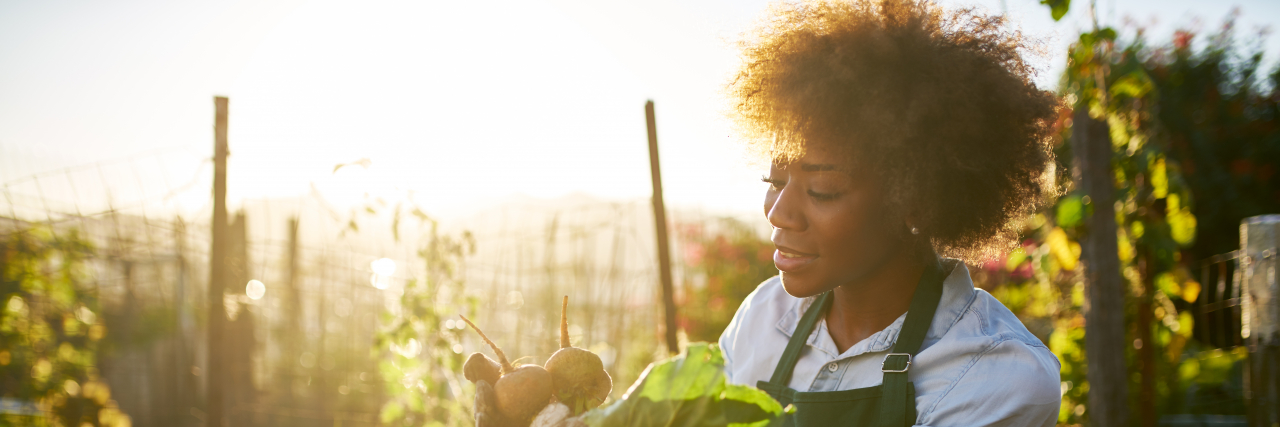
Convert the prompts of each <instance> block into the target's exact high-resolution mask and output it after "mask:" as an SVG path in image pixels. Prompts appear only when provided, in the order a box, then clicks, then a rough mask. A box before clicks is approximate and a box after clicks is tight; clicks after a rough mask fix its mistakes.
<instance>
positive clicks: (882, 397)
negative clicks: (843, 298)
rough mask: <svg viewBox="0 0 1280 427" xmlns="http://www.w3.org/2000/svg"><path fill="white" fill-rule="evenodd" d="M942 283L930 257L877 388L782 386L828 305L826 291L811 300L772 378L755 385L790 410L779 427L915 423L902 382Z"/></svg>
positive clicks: (907, 386)
mask: <svg viewBox="0 0 1280 427" xmlns="http://www.w3.org/2000/svg"><path fill="white" fill-rule="evenodd" d="M944 278H945V276H944V275H943V271H942V265H941V263H940V262H939V260H938V259H937V257H936V256H935V257H934V258H933V262H931V263H929V264H928V265H927V266H926V267H925V270H924V274H923V275H921V277H920V283H919V284H918V285H916V293H915V295H914V296H913V297H912V298H911V307H910V308H909V309H908V311H907V319H906V321H905V322H903V324H902V331H901V332H899V333H898V341H897V343H896V344H894V346H893V350H892V351H891V352H890V353H889V354H888V355H887V356H885V358H884V362H883V363H882V365H881V369H880V370H881V371H883V372H884V381H883V383H881V384H880V385H879V386H875V387H866V388H858V389H852V390H840V391H820V392H806V391H795V390H792V389H791V388H788V387H787V384H788V383H789V382H790V380H791V371H792V370H793V369H794V368H795V366H796V360H798V359H799V358H800V350H801V349H803V348H804V345H805V342H806V341H807V340H808V339H809V334H810V333H812V332H813V326H814V325H815V324H816V323H817V322H818V318H819V317H820V316H822V315H823V314H824V313H826V312H827V308H828V307H830V306H831V299H832V297H831V292H826V293H823V294H822V295H820V296H818V299H817V301H815V302H814V303H813V305H811V306H810V307H809V309H808V310H806V311H805V313H804V317H802V318H801V319H800V324H799V325H797V326H796V330H795V332H794V333H793V334H792V335H791V340H790V341H788V342H787V349H786V350H785V351H783V353H782V359H781V360H779V361H778V366H777V367H776V368H774V370H773V378H772V379H770V380H769V381H760V382H758V383H757V384H756V387H759V388H760V389H761V390H764V391H765V392H767V393H769V395H770V396H773V398H774V399H777V400H778V402H779V403H781V404H782V406H784V407H785V406H787V405H794V406H795V413H793V414H791V415H787V416H786V417H785V419H784V420H783V424H782V425H783V426H788V427H818V426H879V427H902V426H911V425H912V424H914V422H915V419H916V405H915V401H916V398H915V395H916V393H915V387H914V386H913V385H912V384H911V382H910V381H908V380H907V371H908V370H910V369H911V358H912V357H915V354H916V352H919V351H920V344H921V343H923V342H924V336H925V332H928V331H929V325H930V324H932V323H933V313H934V312H935V311H937V309H938V300H940V299H941V298H942V281H943V279H944Z"/></svg>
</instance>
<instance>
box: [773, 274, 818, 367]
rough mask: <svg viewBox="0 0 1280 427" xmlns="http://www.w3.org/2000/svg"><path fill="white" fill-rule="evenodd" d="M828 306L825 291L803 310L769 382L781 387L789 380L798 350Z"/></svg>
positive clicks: (806, 340) (798, 357)
mask: <svg viewBox="0 0 1280 427" xmlns="http://www.w3.org/2000/svg"><path fill="white" fill-rule="evenodd" d="M830 306H831V291H827V292H823V293H822V295H818V299H817V300H815V301H814V302H813V305H811V306H809V309H808V310H805V312H804V316H803V317H801V318H800V324H798V325H796V330H795V331H794V332H792V333H791V339H790V340H788V341H787V349H786V350H784V351H783V352H782V359H781V360H779V361H778V365H777V366H776V367H774V368H773V377H771V378H770V379H769V382H771V383H774V384H778V385H780V386H783V387H786V386H787V383H789V382H791V371H792V370H794V369H795V367H796V361H797V360H799V359H800V350H802V349H804V345H805V343H806V342H808V341H809V334H810V333H812V332H813V325H815V324H817V323H818V316H821V315H822V313H825V312H826V311H827V307H830Z"/></svg>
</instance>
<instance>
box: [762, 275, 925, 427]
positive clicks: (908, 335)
mask: <svg viewBox="0 0 1280 427" xmlns="http://www.w3.org/2000/svg"><path fill="white" fill-rule="evenodd" d="M944 279H946V276H945V275H944V273H943V271H942V263H941V260H939V259H938V255H937V254H936V253H935V254H934V255H933V258H932V261H931V262H929V263H928V264H926V265H925V269H924V273H923V274H921V275H920V282H919V283H918V284H916V293H915V295H914V296H913V297H912V298H911V307H910V308H909V309H908V310H907V319H906V320H905V321H903V324H902V330H901V331H899V332H898V341H897V343H895V344H894V345H893V350H892V351H891V352H890V353H889V354H888V355H887V356H885V358H884V362H883V363H882V364H881V368H880V370H881V371H883V372H884V381H883V383H882V387H881V395H880V418H879V420H880V422H879V425H880V426H881V427H902V426H904V425H907V419H906V415H907V405H908V404H911V405H914V404H915V402H908V400H910V399H911V396H910V395H909V394H908V393H907V384H908V383H909V381H908V378H907V371H908V370H910V369H911V358H912V357H914V356H915V354H916V353H917V352H919V351H920V345H921V344H923V343H924V337H925V334H926V333H927V332H929V325H931V324H932V323H933V314H934V312H936V311H937V310H938V301H940V300H941V299H942V282H943V280H944ZM805 314H806V315H807V314H808V313H805ZM788 349H790V348H788ZM793 363H794V362H793ZM775 375H776V374H775Z"/></svg>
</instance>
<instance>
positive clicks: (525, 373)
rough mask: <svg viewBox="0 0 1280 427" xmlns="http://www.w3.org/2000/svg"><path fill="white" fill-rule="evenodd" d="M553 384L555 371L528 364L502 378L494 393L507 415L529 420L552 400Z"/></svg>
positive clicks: (516, 418)
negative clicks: (552, 376) (551, 371)
mask: <svg viewBox="0 0 1280 427" xmlns="http://www.w3.org/2000/svg"><path fill="white" fill-rule="evenodd" d="M551 387H552V379H551V374H550V373H548V372H547V370H546V369H543V368H542V367H541V366H538V365H524V366H521V367H519V368H516V369H515V370H514V371H512V372H509V373H507V374H505V375H503V376H502V378H499V379H498V383H497V384H494V386H493V392H494V395H496V396H497V401H498V411H499V412H501V413H502V415H503V416H505V417H507V419H510V420H514V421H517V422H520V423H527V422H528V421H529V420H530V419H531V418H533V416H534V415H537V414H538V411H541V410H542V408H545V407H546V406H547V404H548V403H550V402H551V394H552V389H551Z"/></svg>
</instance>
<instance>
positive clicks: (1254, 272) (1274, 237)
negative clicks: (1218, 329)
mask: <svg viewBox="0 0 1280 427" xmlns="http://www.w3.org/2000/svg"><path fill="white" fill-rule="evenodd" d="M1277 248H1280V215H1261V216H1253V217H1248V218H1245V219H1243V220H1241V221H1240V251H1241V252H1243V254H1242V256H1241V260H1240V264H1238V266H1239V267H1238V268H1240V269H1241V270H1242V272H1241V274H1240V281H1239V282H1238V283H1233V284H1232V286H1239V287H1241V288H1242V289H1240V290H1236V291H1235V292H1238V294H1237V295H1240V296H1241V298H1240V299H1241V303H1242V305H1243V307H1242V309H1243V312H1242V314H1241V319H1240V322H1241V328H1240V335H1242V338H1244V339H1245V343H1246V346H1247V347H1248V349H1249V358H1248V359H1246V361H1245V386H1244V389H1245V399H1246V402H1248V405H1249V406H1248V408H1249V425H1250V426H1274V425H1276V424H1277V423H1280V294H1277V289H1280V287H1277V281H1278V280H1280V252H1278V249H1277ZM1229 342H1230V341H1229Z"/></svg>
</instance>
